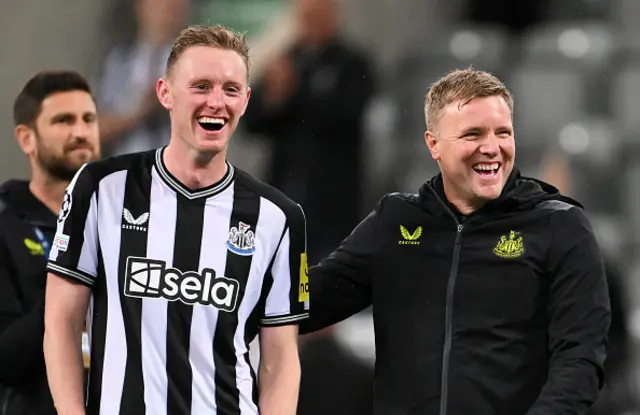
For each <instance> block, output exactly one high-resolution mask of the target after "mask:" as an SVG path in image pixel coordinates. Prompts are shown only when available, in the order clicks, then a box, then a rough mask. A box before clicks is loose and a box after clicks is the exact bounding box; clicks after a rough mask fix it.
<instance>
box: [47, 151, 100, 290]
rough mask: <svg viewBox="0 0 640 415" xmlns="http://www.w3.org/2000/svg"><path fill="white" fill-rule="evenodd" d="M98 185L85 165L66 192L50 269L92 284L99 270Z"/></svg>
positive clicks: (63, 275)
mask: <svg viewBox="0 0 640 415" xmlns="http://www.w3.org/2000/svg"><path fill="white" fill-rule="evenodd" d="M96 190H97V184H96V183H95V182H94V180H93V179H92V177H91V173H90V169H89V168H88V165H87V164H85V165H84V166H82V168H81V169H80V170H79V171H78V172H77V173H76V175H75V177H74V178H73V180H72V181H71V183H70V184H69V186H68V187H67V189H66V191H65V193H64V200H63V202H62V206H61V208H60V214H59V216H58V224H57V229H56V234H55V236H54V238H53V244H52V247H51V253H50V254H49V263H48V264H47V270H48V271H50V272H52V273H54V274H57V275H60V276H62V277H66V278H70V279H72V280H75V281H78V282H80V283H83V284H85V285H88V286H92V285H93V283H94V282H95V278H96V275H97V270H98V212H97V195H96Z"/></svg>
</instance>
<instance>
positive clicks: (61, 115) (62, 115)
mask: <svg viewBox="0 0 640 415" xmlns="http://www.w3.org/2000/svg"><path fill="white" fill-rule="evenodd" d="M87 116H89V117H97V116H98V114H97V113H95V112H93V111H86V112H83V113H82V116H81V118H85V117H87ZM67 118H76V114H75V113H73V112H61V113H59V114H55V115H54V116H53V117H51V122H56V121H61V120H64V119H67Z"/></svg>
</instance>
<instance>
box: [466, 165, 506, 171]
mask: <svg viewBox="0 0 640 415" xmlns="http://www.w3.org/2000/svg"><path fill="white" fill-rule="evenodd" d="M498 167H500V164H499V163H481V164H476V165H475V166H473V168H474V169H475V170H485V171H490V170H498Z"/></svg>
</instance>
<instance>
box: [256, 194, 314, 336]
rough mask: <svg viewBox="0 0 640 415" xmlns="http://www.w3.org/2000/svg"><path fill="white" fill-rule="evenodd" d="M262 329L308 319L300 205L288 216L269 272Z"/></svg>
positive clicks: (304, 235) (305, 242) (307, 282)
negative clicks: (268, 285) (269, 283)
mask: <svg viewBox="0 0 640 415" xmlns="http://www.w3.org/2000/svg"><path fill="white" fill-rule="evenodd" d="M270 274H271V275H270V277H271V278H265V280H267V281H271V285H270V287H268V294H267V297H266V302H265V307H264V315H263V316H262V319H261V324H262V325H263V326H280V325H287V324H295V323H296V322H298V321H300V320H302V319H305V318H307V317H308V316H309V268H308V264H307V234H306V220H305V217H304V212H303V210H302V207H300V206H299V205H298V206H297V208H296V209H293V210H292V212H291V213H289V214H288V215H287V223H286V229H285V232H284V235H283V237H282V240H281V241H280V245H279V246H278V250H277V252H276V254H275V258H274V261H273V264H272V266H271V269H270Z"/></svg>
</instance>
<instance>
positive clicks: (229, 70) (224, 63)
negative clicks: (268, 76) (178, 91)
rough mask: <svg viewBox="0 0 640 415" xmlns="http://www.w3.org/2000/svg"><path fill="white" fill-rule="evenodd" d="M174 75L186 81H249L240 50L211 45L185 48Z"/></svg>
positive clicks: (173, 72)
mask: <svg viewBox="0 0 640 415" xmlns="http://www.w3.org/2000/svg"><path fill="white" fill-rule="evenodd" d="M172 75H173V77H175V78H177V79H178V80H179V81H184V82H189V81H193V80H197V79H207V80H211V81H227V80H229V81H236V82H242V83H246V82H247V68H246V65H245V62H244V59H243V58H242V56H240V54H238V52H236V51H233V50H229V49H220V48H215V47H209V46H192V47H190V48H188V49H187V50H185V51H184V52H183V53H182V55H181V56H180V58H179V59H178V61H177V62H176V64H175V67H174V70H173V71H172Z"/></svg>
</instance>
